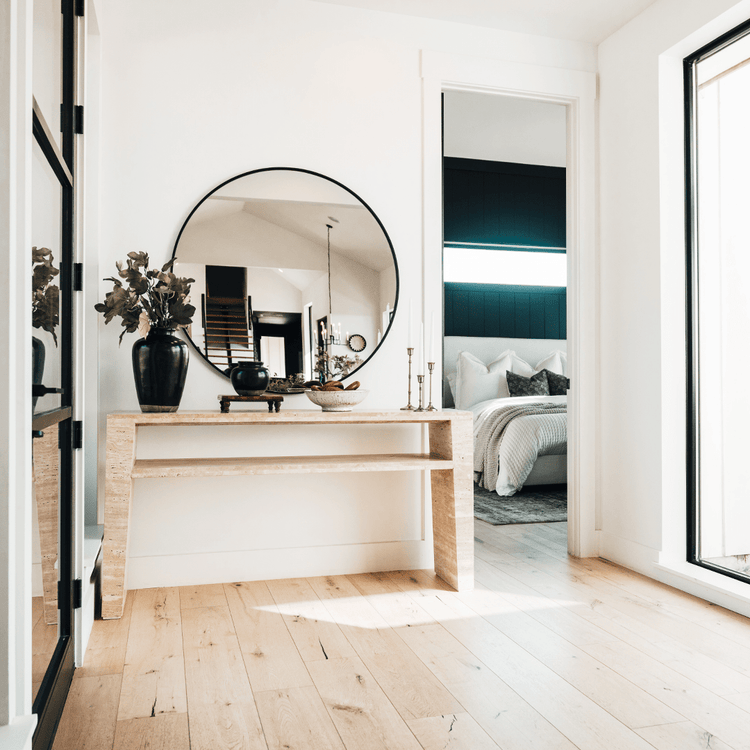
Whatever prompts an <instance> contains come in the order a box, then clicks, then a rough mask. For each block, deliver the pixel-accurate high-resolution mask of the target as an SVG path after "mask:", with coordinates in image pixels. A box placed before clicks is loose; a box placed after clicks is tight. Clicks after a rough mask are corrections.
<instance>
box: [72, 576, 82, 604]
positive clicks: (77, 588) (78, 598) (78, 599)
mask: <svg viewBox="0 0 750 750" xmlns="http://www.w3.org/2000/svg"><path fill="white" fill-rule="evenodd" d="M82 604H83V581H82V580H81V579H80V578H76V579H75V581H73V609H80V608H81V605H82Z"/></svg>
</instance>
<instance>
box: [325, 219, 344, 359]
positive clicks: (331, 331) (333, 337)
mask: <svg viewBox="0 0 750 750" xmlns="http://www.w3.org/2000/svg"><path fill="white" fill-rule="evenodd" d="M326 227H328V337H327V338H328V344H329V346H331V345H333V344H340V343H341V334H340V333H337V332H336V329H335V328H334V327H333V304H332V302H331V229H333V227H332V226H331V225H330V224H326Z"/></svg>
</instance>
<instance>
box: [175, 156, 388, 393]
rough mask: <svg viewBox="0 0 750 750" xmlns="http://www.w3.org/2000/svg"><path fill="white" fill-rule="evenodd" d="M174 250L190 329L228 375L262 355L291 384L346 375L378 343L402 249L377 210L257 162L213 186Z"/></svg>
mask: <svg viewBox="0 0 750 750" xmlns="http://www.w3.org/2000/svg"><path fill="white" fill-rule="evenodd" d="M173 257H175V258H176V263H175V267H174V272H175V273H176V274H177V275H178V276H186V277H192V278H194V279H195V283H194V284H193V286H192V293H191V302H192V304H194V305H195V307H196V310H197V312H196V315H195V317H194V319H193V323H192V325H191V326H190V327H189V328H188V329H187V330H186V333H187V335H188V338H189V340H190V342H191V343H192V344H193V346H194V347H195V349H196V350H197V351H198V352H199V353H200V354H201V356H202V357H203V358H204V359H205V360H206V361H207V362H209V363H210V364H211V365H212V366H213V367H214V368H215V369H216V370H217V371H219V372H220V373H222V374H224V375H227V376H228V374H229V372H230V371H231V369H232V367H234V366H235V365H236V364H237V363H238V362H241V361H248V360H262V361H263V362H265V364H266V366H267V367H268V368H269V370H270V371H271V375H272V376H274V377H278V378H286V379H289V381H290V382H291V381H292V380H293V379H295V378H296V381H297V382H301V381H303V380H317V379H319V378H321V377H323V378H326V379H327V378H331V377H335V378H337V379H344V378H346V377H349V376H350V375H352V374H353V373H354V372H356V371H357V370H358V369H359V368H360V367H362V365H364V364H365V362H367V361H368V360H369V359H370V358H371V357H372V356H373V355H374V354H375V352H376V351H377V350H378V348H379V347H380V344H381V342H382V340H383V339H384V338H385V337H386V336H387V335H388V332H389V330H390V328H391V325H392V321H393V317H394V314H395V311H396V307H397V305H398V291H399V278H398V265H397V263H396V255H395V253H394V251H393V245H392V243H391V240H390V238H389V237H388V233H387V232H386V231H385V228H384V227H383V225H382V223H381V222H380V220H379V219H378V217H377V216H376V215H375V213H374V212H373V211H372V209H371V208H370V207H369V206H368V205H367V204H366V203H365V202H364V201H363V200H362V199H361V198H360V197H359V196H357V195H356V194H355V193H354V192H352V191H351V190H349V188H347V187H345V186H344V185H342V184H341V183H339V182H336V180H333V179H331V178H330V177H325V176H324V175H321V174H317V173H316V172H311V171H308V170H304V169H293V168H285V167H272V168H268V169H258V170H254V171H252V172H246V173H244V174H241V175H238V176H237V177H233V178H231V179H230V180H227V181H226V182H224V183H222V184H221V185H219V186H218V187H217V188H215V189H213V190H212V191H211V192H210V193H208V194H207V195H206V196H205V197H204V198H202V199H201V201H200V202H199V203H198V205H196V206H195V208H194V209H193V210H192V211H191V212H190V215H189V216H188V218H187V220H186V221H185V223H184V224H183V226H182V229H181V230H180V233H179V235H178V237H177V242H176V243H175V248H174V252H173ZM352 339H354V341H355V342H356V345H355V346H350V345H349V343H350V341H351V340H352ZM362 342H365V346H364V348H362V349H359V348H358V347H359V345H361V343H362Z"/></svg>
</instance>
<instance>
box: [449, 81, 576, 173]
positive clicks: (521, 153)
mask: <svg viewBox="0 0 750 750" xmlns="http://www.w3.org/2000/svg"><path fill="white" fill-rule="evenodd" d="M565 117H566V114H565V107H564V106H563V105H561V104H551V103H549V102H539V101H534V100H532V99H515V98H513V97H508V96H492V95H489V94H477V93H474V92H469V91H446V92H445V121H444V123H445V155H446V156H454V157H460V158H463V159H486V160H487V161H507V162H511V163H514V164H539V165H542V166H547V167H564V166H565V164H566V161H565V160H566V146H567V144H566V131H567V127H566V123H565Z"/></svg>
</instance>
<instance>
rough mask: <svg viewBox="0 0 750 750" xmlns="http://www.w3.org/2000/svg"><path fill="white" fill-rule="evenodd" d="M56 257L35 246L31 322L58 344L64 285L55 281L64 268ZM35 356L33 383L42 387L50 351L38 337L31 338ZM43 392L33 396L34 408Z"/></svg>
mask: <svg viewBox="0 0 750 750" xmlns="http://www.w3.org/2000/svg"><path fill="white" fill-rule="evenodd" d="M54 260H55V258H54V256H53V255H52V251H51V250H50V249H49V248H48V247H32V248H31V269H32V274H31V325H32V326H33V327H34V328H41V329H42V330H43V331H47V332H48V333H51V334H52V338H53V339H54V342H55V346H57V333H56V331H55V329H56V328H57V326H58V325H59V323H60V287H59V286H57V284H53V283H52V280H53V279H54V278H55V276H57V275H58V274H59V273H60V269H59V268H55V266H54V265H53V261H54ZM31 356H32V369H31V382H32V386H41V384H42V378H43V376H44V360H45V359H46V350H45V348H44V343H43V342H42V341H40V340H39V339H38V338H37V337H36V336H32V337H31ZM34 390H37V389H34ZM40 395H41V394H35V395H32V411H33V409H34V408H36V402H37V399H38V398H39V396H40Z"/></svg>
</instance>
